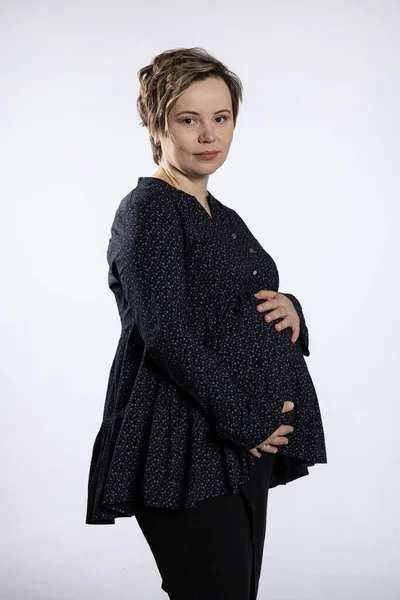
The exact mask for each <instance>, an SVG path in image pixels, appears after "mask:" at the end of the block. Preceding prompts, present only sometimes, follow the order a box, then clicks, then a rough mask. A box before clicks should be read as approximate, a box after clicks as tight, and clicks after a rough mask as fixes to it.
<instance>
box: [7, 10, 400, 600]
mask: <svg viewBox="0 0 400 600" xmlns="http://www.w3.org/2000/svg"><path fill="white" fill-rule="evenodd" d="M399 16H400V5H399V3H398V2H396V1H392V2H390V1H384V0H380V1H364V2H363V1H361V0H360V1H358V2H357V1H355V0H352V1H351V0H347V1H343V0H334V1H331V2H323V1H292V2H289V1H285V0H280V1H279V2H278V1H276V2H268V1H267V2H266V1H263V2H262V1H258V2H252V1H247V2H245V3H243V4H239V3H235V2H234V1H232V0H231V1H229V2H228V1H227V0H220V2H209V1H207V0H203V1H202V2H198V3H188V2H184V1H182V0H178V1H175V2H174V3H171V2H169V3H166V2H162V1H161V0H157V1H155V2H151V3H148V4H147V3H142V2H140V3H139V2H136V3H135V1H134V0H133V1H130V2H128V1H125V2H124V1H122V0H120V1H117V0H114V2H99V1H96V2H95V1H94V0H93V1H92V2H89V1H87V0H86V1H84V0H81V1H80V2H79V3H78V2H50V1H48V2H40V1H36V2H22V1H20V2H18V1H15V2H11V1H10V0H8V2H6V1H3V2H2V3H1V23H2V25H1V30H2V33H1V42H0V44H1V52H0V56H1V88H2V93H1V123H0V124H1V129H2V135H1V166H2V168H3V169H2V170H3V173H2V177H1V202H2V209H1V213H2V228H1V245H2V251H3V253H2V262H1V265H2V277H1V280H2V294H1V301H2V307H1V325H2V335H1V341H2V350H1V359H2V367H3V369H2V393H1V398H2V407H3V411H2V412H3V414H2V419H1V426H2V435H1V450H2V460H3V467H2V493H1V524H2V532H1V538H2V542H3V545H2V546H3V547H2V550H1V552H2V556H1V564H2V576H1V590H0V591H1V595H2V597H4V598H6V599H7V600H8V599H20V598H21V599H22V598H24V599H25V598H26V599H29V600H33V599H35V600H36V599H37V600H39V599H40V600H47V599H52V600H53V599H54V600H67V599H68V600H77V599H78V598H79V599H92V598H93V599H96V600H103V599H104V600H105V599H109V598H111V597H112V598H113V599H114V600H119V599H121V600H122V599H128V598H146V599H153V598H154V599H160V600H163V599H166V598H167V595H166V594H165V593H164V592H163V591H162V590H161V588H160V586H161V579H160V577H159V574H158V571H157V568H156V565H155V562H154V560H153V557H152V555H151V553H150V550H149V549H148V547H147V545H146V542H145V540H144V538H143V537H142V534H141V532H140V530H139V528H138V526H137V523H136V520H135V519H134V518H132V519H119V520H117V521H116V524H115V526H112V525H111V526H89V525H86V524H85V511H86V486H87V477H88V469H89V461H90V455H91V451H92V445H93V442H94V438H95V435H96V433H97V431H98V429H99V428H100V422H101V415H102V410H103V402H104V397H105V390H106V384H107V379H108V374H109V370H110V367H111V362H112V359H113V356H114V352H115V350H116V345H117V342H118V337H119V332H120V322H119V317H118V313H117V308H116V304H115V300H114V297H113V294H112V293H111V291H110V290H109V289H108V286H107V264H106V249H107V245H108V240H109V237H110V227H111V222H112V220H113V217H114V213H115V211H116V209H117V207H118V204H119V202H120V201H121V199H122V198H123V197H124V196H125V195H126V194H127V193H128V192H130V191H131V190H132V189H133V188H134V187H136V185H137V179H138V177H139V176H151V175H153V173H154V172H155V170H156V168H157V167H156V165H155V163H154V162H153V161H152V156H151V150H150V143H149V141H148V133H147V130H146V129H144V128H142V127H140V126H139V121H140V119H139V116H138V114H137V112H136V99H137V95H138V90H139V86H138V79H137V71H138V70H139V69H140V68H141V67H143V66H144V65H147V64H148V63H149V62H151V61H152V59H153V58H154V57H155V56H156V55H157V54H158V53H160V52H162V51H164V50H166V49H170V48H177V47H193V46H200V47H203V48H205V49H206V50H208V51H209V52H211V53H212V54H213V55H215V56H216V57H217V58H218V59H220V60H222V61H223V62H224V63H225V64H226V65H227V66H228V67H229V68H230V69H231V70H233V71H234V72H235V73H237V74H238V75H239V77H240V79H241V81H242V83H243V86H244V100H243V105H242V106H241V108H240V111H239V119H238V123H237V127H236V130H235V134H234V140H233V143H232V146H231V151H230V154H229V157H228V159H227V161H226V162H225V164H224V165H223V167H222V168H221V169H220V171H218V172H217V173H216V174H215V175H213V176H211V177H210V180H209V185H208V189H209V190H210V191H211V192H212V193H213V194H214V195H215V196H216V197H217V198H218V199H219V200H220V201H221V202H223V203H224V204H227V205H228V206H231V207H232V208H234V209H235V210H237V211H238V212H239V214H240V215H241V216H242V217H243V218H244V220H245V221H246V223H247V224H248V226H249V227H250V229H251V230H252V231H253V233H254V234H255V235H256V237H257V238H258V239H259V241H260V242H261V243H262V245H263V246H264V248H265V249H266V250H267V251H268V252H269V253H270V254H271V255H272V256H273V258H274V259H275V261H276V262H277V265H278V268H279V272H280V279H281V282H280V291H283V292H290V293H293V294H295V295H296V296H297V297H298V298H299V300H300V302H301V303H302V305H303V309H304V313H305V316H306V320H307V324H308V327H309V331H310V352H311V354H310V356H309V357H308V358H307V359H306V360H307V365H308V368H309V370H310V373H311V375H312V377H313V380H314V384H315V387H316V389H317V393H318V397H319V400H320V406H321V412H322V417H323V421H324V426H325V433H326V442H327V451H328V464H327V465H316V466H315V467H311V469H310V475H309V476H308V477H304V478H302V479H300V480H297V481H295V482H293V483H290V484H288V485H287V486H279V487H278V488H274V489H272V490H271V492H270V499H269V507H268V526H267V538H266V545H265V553H264V564H263V571H262V575H261V581H260V591H259V599H260V600H264V599H265V600H267V599H268V600H320V599H321V598H324V600H337V599H338V598H340V599H341V600H356V599H357V600H358V599H360V600H361V599H362V600H381V599H383V598H384V599H385V600H392V599H393V600H394V599H398V598H399V597H400V575H399V568H398V567H399V560H400V552H399V534H400V522H399V516H398V507H399V500H400V498H399V467H400V464H399V463H400V461H399V443H398V436H399V433H398V422H399V412H400V411H399V402H398V399H399V388H398V379H397V377H398V373H399V370H400V369H399V367H400V364H399V336H400V328H399V325H400V323H399V307H398V299H399V284H398V281H399V255H400V251H399V224H400V223H399V207H398V203H399V192H400V189H399V187H400V186H399V167H400V165H399V162H400V161H399V157H400V152H399V135H400V119H399V105H400V104H399V103H400V98H399V91H400V84H399V82H400V77H399V56H400V44H399V24H400V23H399ZM227 600H229V599H227Z"/></svg>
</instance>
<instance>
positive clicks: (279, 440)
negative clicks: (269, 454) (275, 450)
mask: <svg viewBox="0 0 400 600" xmlns="http://www.w3.org/2000/svg"><path fill="white" fill-rule="evenodd" d="M269 443H270V444H273V445H274V446H286V444H288V443H289V440H288V439H287V437H285V436H284V435H277V436H275V437H274V438H273V439H272V440H271V441H270V442H269Z"/></svg>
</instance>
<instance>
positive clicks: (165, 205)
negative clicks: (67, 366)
mask: <svg viewBox="0 0 400 600" xmlns="http://www.w3.org/2000/svg"><path fill="white" fill-rule="evenodd" d="M180 219H181V215H180V213H179V212H178V210H177V208H176V205H175V204H174V203H173V202H172V201H170V200H169V198H168V197H165V196H164V197H162V198H161V199H160V198H158V197H155V196H149V197H144V198H139V199H138V200H136V199H135V201H130V202H128V203H127V204H126V206H125V207H124V208H123V210H121V211H117V214H116V218H115V220H114V223H113V226H112V239H113V248H114V250H113V261H114V263H115V267H116V269H117V272H118V277H119V279H120V282H121V287H122V292H123V294H124V295H125V297H126V299H127V302H128V305H129V308H130V311H131V313H132V316H133V319H134V321H135V323H136V325H137V327H138V330H139V333H140V335H141V337H142V338H143V341H144V343H145V346H146V348H147V351H148V353H149V355H150V357H151V358H152V360H153V361H154V362H155V364H156V365H158V367H159V368H160V369H161V370H162V371H163V372H165V373H167V374H168V375H169V376H170V377H171V378H172V379H173V380H174V381H175V382H176V384H177V385H178V386H179V388H180V389H182V390H183V391H185V392H186V393H188V394H189V395H190V396H191V397H193V398H194V399H195V401H196V402H197V403H198V405H199V407H201V408H202V409H203V410H204V411H205V413H206V416H207V418H208V420H209V422H210V423H211V424H212V425H213V426H214V428H215V432H216V434H217V435H219V436H221V437H223V438H226V439H227V440H230V441H231V442H233V443H234V444H236V445H238V446H241V447H244V448H247V449H249V448H253V447H255V446H257V445H259V444H260V443H262V442H263V441H264V440H265V439H266V438H267V437H269V436H270V435H271V434H272V433H273V432H274V431H275V430H276V429H277V428H278V427H279V426H280V425H281V417H282V415H281V411H282V407H283V400H281V399H280V398H276V397H274V398H269V399H268V401H267V402H266V401H265V399H257V398H253V397H251V398H250V397H249V396H248V395H247V394H246V393H245V391H244V390H241V389H239V387H238V386H237V384H236V383H235V382H234V381H233V379H232V378H231V376H230V374H229V373H228V371H227V370H226V369H225V367H224V365H223V364H222V362H221V360H220V359H219V357H218V354H217V353H216V352H214V351H213V350H212V349H211V348H208V347H206V346H205V345H204V343H203V342H202V340H201V338H200V337H199V335H198V334H197V332H196V330H195V329H194V328H193V327H191V326H190V323H189V318H188V312H189V310H188V309H189V307H188V293H187V285H188V282H187V273H186V271H185V262H184V257H185V245H184V230H183V227H182V224H181V221H180Z"/></svg>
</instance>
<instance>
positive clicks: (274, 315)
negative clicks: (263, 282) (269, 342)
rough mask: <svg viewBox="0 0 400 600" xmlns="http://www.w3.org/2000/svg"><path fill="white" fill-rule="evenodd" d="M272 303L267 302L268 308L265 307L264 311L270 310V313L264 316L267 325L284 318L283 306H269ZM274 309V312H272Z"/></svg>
mask: <svg viewBox="0 0 400 600" xmlns="http://www.w3.org/2000/svg"><path fill="white" fill-rule="evenodd" d="M273 302H274V301H273V300H271V301H270V302H268V306H267V307H266V309H265V310H270V311H271V312H269V313H268V314H267V315H264V320H265V321H267V323H270V322H271V321H275V320H276V319H280V318H281V317H284V316H285V312H286V311H285V309H284V307H283V306H277V307H275V306H271V304H272V303H273ZM261 306H262V305H261ZM272 309H274V310H272Z"/></svg>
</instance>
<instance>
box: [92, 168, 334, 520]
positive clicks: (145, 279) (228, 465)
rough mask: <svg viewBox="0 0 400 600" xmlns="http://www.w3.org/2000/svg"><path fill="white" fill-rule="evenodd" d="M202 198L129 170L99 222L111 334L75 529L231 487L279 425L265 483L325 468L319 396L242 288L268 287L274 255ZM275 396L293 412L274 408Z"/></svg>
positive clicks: (300, 357) (300, 352)
mask: <svg viewBox="0 0 400 600" xmlns="http://www.w3.org/2000/svg"><path fill="white" fill-rule="evenodd" d="M208 194H209V206H210V210H211V216H210V215H209V214H208V212H207V211H206V210H205V208H203V206H202V205H201V204H200V202H199V201H198V200H197V198H196V197H195V196H192V195H190V194H188V193H186V192H183V191H182V190H178V189H176V188H175V187H173V186H172V185H170V184H169V183H167V182H165V181H163V180H161V179H158V178H155V177H139V179H138V185H137V187H136V188H134V189H133V190H132V191H131V192H130V193H129V194H128V195H127V196H126V197H125V198H124V199H123V200H122V201H121V203H120V205H119V207H118V209H117V211H116V213H115V218H114V221H113V224H112V228H111V238H110V240H109V246H108V252H107V260H108V264H109V274H108V283H109V287H110V289H111V290H112V292H113V293H114V295H115V299H116V302H117V307H118V312H119V316H120V319H121V334H120V338H119V341H118V345H117V349H116V353H115V357H114V360H113V363H112V366H111V370H110V375H109V381H108V387H107V392H106V399H105V405H104V411H103V418H102V423H101V426H100V429H99V431H98V433H97V436H96V439H95V442H94V446H93V452H92V458H91V463H90V471H89V481H88V501H87V514H86V523H87V524H114V523H115V518H118V517H131V516H133V515H134V514H135V502H136V501H138V500H140V501H141V503H142V504H143V503H144V504H145V505H147V506H157V507H165V508H171V509H180V508H187V507H192V506H194V505H195V504H196V503H197V502H198V501H199V500H202V499H205V498H209V497H214V496H218V495H221V494H224V493H226V492H235V491H236V490H237V489H238V487H239V485H241V484H242V483H244V482H245V481H247V480H248V479H249V476H250V469H251V468H252V467H253V466H254V465H255V461H257V460H258V458H256V457H254V456H253V455H252V454H250V453H249V452H248V450H249V449H250V448H254V447H256V446H257V445H259V444H261V443H262V442H263V441H264V440H265V439H266V438H268V437H269V436H270V435H271V434H272V433H273V432H274V431H275V430H276V429H278V427H279V426H280V425H281V424H290V425H293V427H294V431H293V432H292V433H289V434H287V437H288V440H289V443H288V444H287V445H285V446H279V447H278V448H279V449H278V453H277V454H276V455H275V456H276V461H275V468H274V472H273V475H272V480H271V484H270V486H271V487H275V486H277V485H281V484H286V483H288V482H290V481H293V480H294V479H297V478H299V477H302V476H304V475H308V473H309V471H308V467H310V466H312V465H314V464H315V463H326V462H327V457H326V449H325V439H324V431H323V425H322V420H321V414H320V409H319V405H318V399H317V395H316V392H315V388H314V385H313V382H312V379H311V377H310V374H309V371H308V368H307V365H306V362H305V358H304V357H305V356H309V354H310V351H309V340H308V330H307V326H306V323H305V319H304V315H303V311H302V307H301V305H300V303H299V301H298V300H297V298H296V297H295V296H293V295H292V294H286V296H288V297H289V298H290V299H291V300H292V302H293V304H294V306H295V308H296V311H297V313H298V315H299V317H300V322H301V328H300V337H299V339H298V340H297V341H296V342H295V343H294V344H293V343H292V342H291V341H290V338H291V336H292V329H291V328H290V327H288V328H286V329H284V330H282V331H276V329H275V327H274V326H275V324H276V323H277V322H279V321H280V320H282V318H281V319H277V320H274V321H273V322H272V323H267V322H266V321H265V320H264V316H265V314H266V313H265V312H263V313H259V312H258V311H257V310H256V305H257V303H258V302H259V301H258V300H257V299H256V298H255V297H254V294H255V293H256V292H257V291H259V290H260V289H269V290H275V291H278V287H279V274H278V270H277V267H276V264H275V262H274V260H273V259H272V257H271V256H270V255H269V254H268V253H267V252H266V251H265V250H264V249H263V247H262V246H261V244H260V243H259V242H258V241H257V239H256V238H255V237H254V236H253V234H252V233H251V232H250V230H249V229H248V227H247V226H246V224H245V223H244V221H243V220H242V219H241V217H240V216H239V215H238V214H237V213H236V212H235V211H234V210H233V209H231V208H229V207H227V206H225V205H224V204H222V202H220V201H219V200H217V199H216V198H215V197H214V196H212V194H210V193H209V192H208ZM285 400H293V402H294V404H295V407H294V409H293V410H292V411H290V412H288V413H282V408H283V403H284V401H285Z"/></svg>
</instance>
